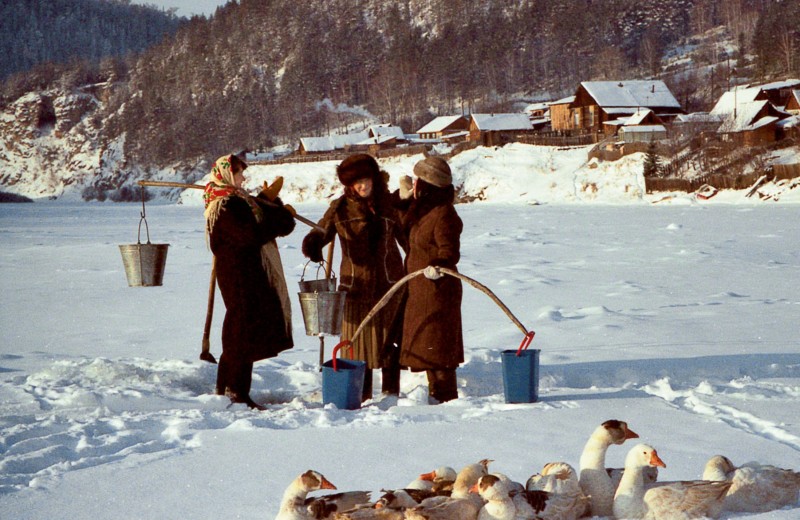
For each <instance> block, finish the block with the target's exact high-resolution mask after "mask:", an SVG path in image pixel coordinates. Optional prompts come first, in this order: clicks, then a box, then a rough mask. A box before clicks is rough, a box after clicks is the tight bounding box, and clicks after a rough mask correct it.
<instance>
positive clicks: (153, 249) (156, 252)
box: [119, 242, 169, 287]
mask: <svg viewBox="0 0 800 520" xmlns="http://www.w3.org/2000/svg"><path fill="white" fill-rule="evenodd" d="M168 247H169V244H151V243H149V242H148V243H147V244H141V243H137V244H126V245H121V246H119V251H120V253H121V254H122V264H123V265H124V266H125V276H126V277H127V278H128V286H129V287H152V286H156V285H161V282H162V281H163V280H164V265H165V264H166V262H167V248H168Z"/></svg>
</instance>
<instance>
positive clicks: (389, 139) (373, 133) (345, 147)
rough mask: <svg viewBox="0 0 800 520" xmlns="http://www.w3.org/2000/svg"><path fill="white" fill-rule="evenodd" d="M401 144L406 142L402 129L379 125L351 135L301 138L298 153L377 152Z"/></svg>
mask: <svg viewBox="0 0 800 520" xmlns="http://www.w3.org/2000/svg"><path fill="white" fill-rule="evenodd" d="M400 142H405V134H403V129H402V128H400V127H399V126H394V125H391V124H379V125H372V126H369V127H367V128H365V129H364V130H362V131H360V132H355V133H350V134H340V135H339V134H337V135H329V136H325V137H301V138H300V145H299V146H298V149H297V151H298V153H299V154H301V155H307V154H325V153H333V152H343V151H351V150H353V151H355V150H358V151H375V150H381V149H385V148H387V147H394V146H397V144H399V143H400Z"/></svg>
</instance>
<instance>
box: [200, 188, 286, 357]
mask: <svg viewBox="0 0 800 520" xmlns="http://www.w3.org/2000/svg"><path fill="white" fill-rule="evenodd" d="M260 207H261V209H262V211H263V218H262V220H261V222H257V221H256V218H255V216H254V214H253V211H252V209H251V207H250V206H249V205H248V203H247V202H246V201H245V200H244V199H242V198H240V197H235V196H234V197H230V198H229V200H228V201H227V202H226V203H225V206H224V207H223V209H222V211H220V213H219V217H218V218H217V220H216V223H215V224H214V227H213V229H212V231H211V235H210V238H209V242H210V246H211V251H212V252H213V253H214V256H215V257H216V271H217V283H218V285H219V290H220V293H221V294H222V299H223V300H224V302H225V308H226V312H225V320H224V322H223V324H222V349H223V351H224V353H225V354H228V355H231V356H236V357H241V359H245V360H247V361H258V360H261V359H265V358H270V357H275V356H277V355H278V353H280V352H282V351H284V350H286V349H289V348H291V347H292V346H293V343H292V336H291V324H289V326H287V323H286V321H285V319H284V314H283V310H282V306H281V300H280V297H279V295H278V292H277V291H276V290H275V287H273V286H272V285H271V284H270V283H269V280H268V276H267V273H266V271H265V270H264V266H263V264H262V255H261V248H262V246H263V245H264V244H266V243H267V242H269V241H271V240H274V239H275V238H276V237H279V236H285V235H288V234H289V233H291V232H292V230H293V229H294V226H295V222H294V218H293V217H292V214H291V213H289V211H288V210H286V209H285V208H283V207H282V204H281V203H280V200H278V201H277V206H276V205H264V204H260Z"/></svg>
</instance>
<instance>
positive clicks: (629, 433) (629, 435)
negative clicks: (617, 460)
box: [625, 429, 639, 441]
mask: <svg viewBox="0 0 800 520" xmlns="http://www.w3.org/2000/svg"><path fill="white" fill-rule="evenodd" d="M638 438H639V434H638V433H636V432H635V431H633V430H628V429H626V430H625V440H626V441H627V440H628V439H638Z"/></svg>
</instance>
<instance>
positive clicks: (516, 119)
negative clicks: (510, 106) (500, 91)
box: [472, 114, 533, 131]
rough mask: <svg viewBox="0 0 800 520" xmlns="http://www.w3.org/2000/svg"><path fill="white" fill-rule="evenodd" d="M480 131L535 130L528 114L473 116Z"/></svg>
mask: <svg viewBox="0 0 800 520" xmlns="http://www.w3.org/2000/svg"><path fill="white" fill-rule="evenodd" d="M472 120H473V121H474V122H475V126H476V127H478V130H483V131H498V130H533V125H532V124H531V120H530V118H529V117H528V114H472Z"/></svg>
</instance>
